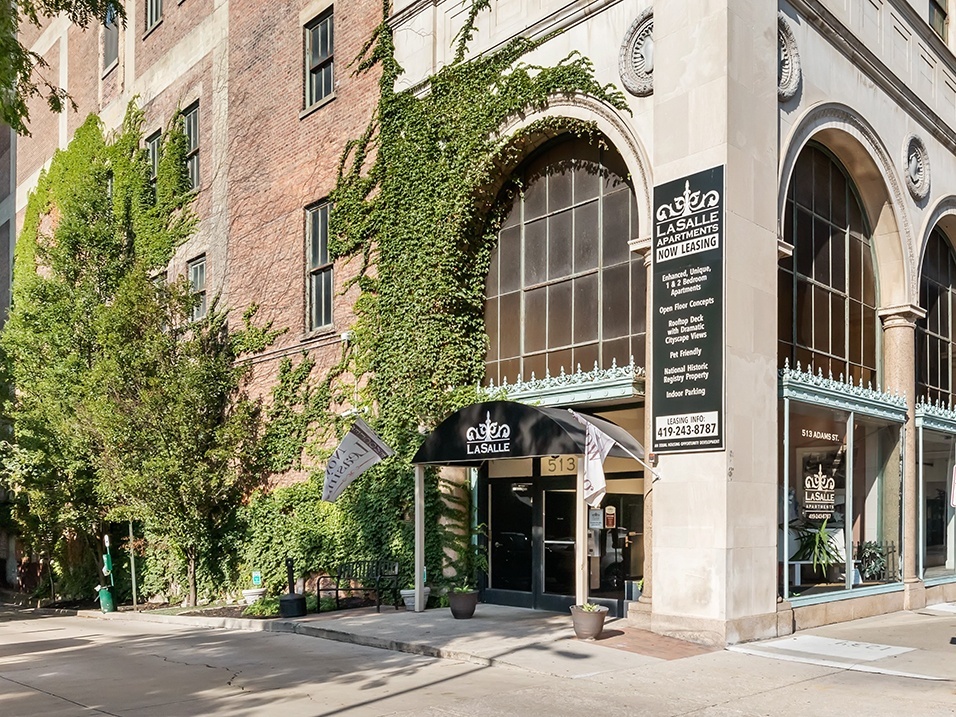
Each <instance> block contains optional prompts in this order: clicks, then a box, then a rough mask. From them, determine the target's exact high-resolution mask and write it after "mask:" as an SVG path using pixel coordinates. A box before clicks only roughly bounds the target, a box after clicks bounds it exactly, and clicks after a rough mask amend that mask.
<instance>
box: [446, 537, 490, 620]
mask: <svg viewBox="0 0 956 717" xmlns="http://www.w3.org/2000/svg"><path fill="white" fill-rule="evenodd" d="M484 534H485V533H484V526H481V525H479V526H478V527H477V528H476V529H475V530H474V532H473V533H472V536H471V537H472V540H471V541H469V542H468V543H464V541H463V542H462V544H461V545H459V549H458V560H457V561H455V571H456V575H457V580H456V582H455V583H453V585H452V588H451V590H449V592H448V607H449V608H451V614H452V617H454V618H455V619H456V620H467V619H469V618H471V617H472V616H473V615H474V614H475V608H476V607H477V606H478V581H479V579H480V578H481V576H482V575H484V574H485V573H486V572H488V553H487V550H486V548H485V546H484V545H482V544H481V543H480V542H478V541H480V540H481V538H482V536H484Z"/></svg>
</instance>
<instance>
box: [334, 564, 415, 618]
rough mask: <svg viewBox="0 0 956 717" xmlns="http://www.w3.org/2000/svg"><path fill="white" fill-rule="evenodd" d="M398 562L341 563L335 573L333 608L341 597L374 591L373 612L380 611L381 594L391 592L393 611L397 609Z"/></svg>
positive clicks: (337, 604) (398, 598) (398, 600)
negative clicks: (347, 594) (353, 593)
mask: <svg viewBox="0 0 956 717" xmlns="http://www.w3.org/2000/svg"><path fill="white" fill-rule="evenodd" d="M398 577H399V575H398V562H397V561H394V560H353V561H351V562H348V563H342V564H341V565H339V566H338V568H337V569H336V572H335V607H336V609H338V607H339V601H340V599H341V596H342V595H343V594H346V593H351V592H364V593H366V595H367V594H368V593H369V592H371V591H375V610H376V611H377V612H381V611H382V594H383V593H385V592H388V591H391V593H392V597H393V601H394V605H395V609H396V610H397V609H398V606H399V602H400V597H399V581H398Z"/></svg>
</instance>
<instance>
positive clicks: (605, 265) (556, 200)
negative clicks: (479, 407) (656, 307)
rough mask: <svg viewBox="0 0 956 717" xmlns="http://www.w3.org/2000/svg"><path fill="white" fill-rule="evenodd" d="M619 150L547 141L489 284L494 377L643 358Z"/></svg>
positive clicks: (525, 175) (529, 173) (630, 198)
mask: <svg viewBox="0 0 956 717" xmlns="http://www.w3.org/2000/svg"><path fill="white" fill-rule="evenodd" d="M626 176H627V169H626V167H625V166H624V163H623V161H622V160H621V158H620V156H619V155H618V154H617V153H616V152H614V151H612V150H608V149H601V148H599V147H597V146H594V145H591V144H589V143H588V142H587V141H585V140H578V139H572V140H565V141H560V142H558V143H557V144H552V145H550V146H548V147H547V148H546V149H545V150H544V151H543V152H541V153H539V154H538V155H537V156H535V157H533V158H532V159H531V160H530V161H529V162H528V163H526V164H525V166H524V167H522V168H521V169H520V170H519V171H518V172H517V173H516V176H515V179H516V181H517V182H518V183H519V184H520V186H522V187H523V188H524V189H523V191H522V192H521V193H520V194H519V195H518V197H517V198H516V199H515V201H514V204H513V206H512V207H511V209H510V212H509V213H508V214H507V216H506V218H505V220H504V222H503V223H502V226H501V229H500V231H499V234H498V245H497V247H496V248H495V250H494V252H493V253H492V256H491V263H490V267H489V271H488V277H487V281H486V284H485V297H486V301H485V329H486V331H487V333H488V337H489V347H488V354H487V357H486V364H485V365H486V377H487V378H488V379H489V380H491V381H494V382H495V383H496V384H497V383H501V382H502V381H503V380H505V379H507V380H508V381H509V382H514V381H515V380H517V378H518V376H519V375H520V376H521V377H522V378H523V379H524V380H528V379H530V378H531V375H532V373H533V374H534V375H535V377H537V378H543V377H544V376H545V375H546V374H550V375H558V374H559V373H560V372H561V370H562V369H563V370H564V371H565V372H568V373H570V372H573V371H574V370H576V369H577V368H578V367H579V366H580V368H581V369H582V370H584V371H589V370H591V369H592V368H593V367H594V365H595V363H597V364H598V365H599V366H600V367H602V368H610V367H611V365H612V362H616V363H617V365H619V366H620V365H625V364H627V363H628V362H629V361H630V360H631V357H634V358H635V360H636V361H637V362H638V363H643V361H644V341H645V316H644V310H645V309H644V307H645V269H644V266H643V261H642V260H641V259H640V258H639V257H637V256H635V255H633V254H632V252H630V251H629V248H628V241H629V240H630V239H633V238H635V237H636V236H637V232H638V225H637V221H638V217H637V205H636V202H635V200H634V193H633V191H632V189H631V187H630V186H629V185H628V184H627V182H626V181H625V179H624V177H626Z"/></svg>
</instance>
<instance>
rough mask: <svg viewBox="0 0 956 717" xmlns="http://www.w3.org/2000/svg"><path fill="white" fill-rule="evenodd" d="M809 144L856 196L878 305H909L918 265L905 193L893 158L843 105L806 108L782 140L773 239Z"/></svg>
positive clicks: (916, 289) (913, 296)
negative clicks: (828, 155) (830, 159)
mask: <svg viewBox="0 0 956 717" xmlns="http://www.w3.org/2000/svg"><path fill="white" fill-rule="evenodd" d="M810 140H814V141H816V142H819V143H820V144H822V145H824V146H825V147H826V148H827V149H828V150H829V151H830V152H832V153H833V154H834V155H835V156H836V157H837V158H838V159H839V160H840V162H841V163H842V164H843V166H844V167H845V168H846V170H847V172H848V173H849V175H850V177H851V179H852V180H853V183H854V185H855V186H856V189H857V191H858V192H859V194H860V200H861V203H862V205H863V210H864V212H865V214H866V218H867V221H868V223H869V226H870V229H871V231H872V242H873V247H874V251H875V254H876V270H877V272H878V274H877V275H878V277H879V282H878V285H879V291H880V294H879V301H880V305H881V306H883V307H888V306H899V305H903V304H910V303H912V302H913V301H914V300H915V299H916V298H918V297H916V294H917V293H918V292H919V273H918V272H919V265H918V263H917V261H916V258H915V256H914V252H913V241H912V237H913V231H912V228H911V226H910V222H909V218H908V215H907V213H906V211H905V207H906V203H905V198H906V191H905V189H904V185H903V182H902V180H901V179H900V177H899V174H898V172H897V169H896V164H895V162H894V160H893V155H891V154H890V153H889V152H888V151H887V150H886V146H885V145H884V144H883V141H882V140H881V139H880V138H879V136H878V135H877V133H876V131H875V130H874V129H873V128H872V127H871V126H870V124H869V123H868V122H867V121H866V120H864V119H863V118H862V117H860V116H859V115H858V114H857V113H856V112H855V111H854V110H852V109H851V108H849V107H847V106H846V105H843V104H839V103H835V102H827V103H821V104H818V105H815V106H813V107H811V108H809V109H808V110H807V111H806V112H804V113H803V115H802V116H801V117H800V118H799V119H798V120H797V122H796V123H795V125H794V128H793V130H792V131H791V132H790V135H789V136H788V137H787V138H786V140H785V142H784V145H783V147H782V151H781V159H780V172H779V176H778V184H777V230H778V236H780V229H781V226H780V222H781V221H782V217H783V216H784V210H785V207H786V201H787V191H788V189H789V187H790V180H791V176H792V173H793V167H794V165H795V164H796V161H797V157H798V156H799V155H800V152H801V151H803V148H804V147H805V146H806V145H807V143H808V142H809V141H810Z"/></svg>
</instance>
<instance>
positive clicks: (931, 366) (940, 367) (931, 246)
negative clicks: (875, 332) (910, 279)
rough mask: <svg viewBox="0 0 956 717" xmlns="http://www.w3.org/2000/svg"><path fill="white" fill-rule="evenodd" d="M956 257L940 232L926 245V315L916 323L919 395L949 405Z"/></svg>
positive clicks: (922, 300)
mask: <svg viewBox="0 0 956 717" xmlns="http://www.w3.org/2000/svg"><path fill="white" fill-rule="evenodd" d="M954 294H956V257H954V255H953V250H952V248H951V247H950V245H949V242H948V241H947V240H946V237H945V236H943V234H942V233H941V232H940V231H939V230H938V229H937V230H934V231H933V232H932V233H931V234H930V236H929V241H928V242H927V244H926V251H925V253H924V254H923V268H922V271H921V275H920V285H919V305H920V308H921V309H923V310H924V311H925V312H926V316H925V317H924V318H922V319H920V320H919V321H918V322H917V324H916V393H917V395H918V396H921V397H925V398H927V399H929V400H930V401H934V402H935V401H942V402H943V403H946V404H949V403H950V402H951V401H952V398H953V377H954V376H953V374H954V369H953V361H954V360H956V352H954V351H953V341H954V337H953V319H952V316H953V308H954V303H956V302H954V298H953V297H954Z"/></svg>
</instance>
